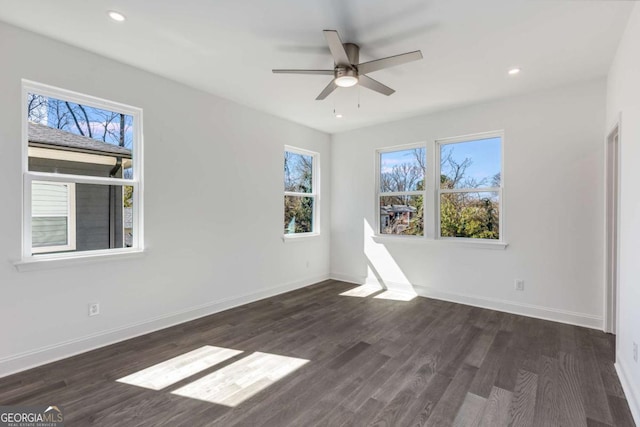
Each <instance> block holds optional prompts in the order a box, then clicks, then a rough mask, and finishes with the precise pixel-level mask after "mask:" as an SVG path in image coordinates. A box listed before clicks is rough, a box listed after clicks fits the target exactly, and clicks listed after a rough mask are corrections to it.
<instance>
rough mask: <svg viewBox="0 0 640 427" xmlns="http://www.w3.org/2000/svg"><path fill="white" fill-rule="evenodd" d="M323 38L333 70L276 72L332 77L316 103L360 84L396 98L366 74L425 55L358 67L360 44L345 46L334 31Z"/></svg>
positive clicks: (414, 54)
mask: <svg viewBox="0 0 640 427" xmlns="http://www.w3.org/2000/svg"><path fill="white" fill-rule="evenodd" d="M324 36H325V38H326V39H327V43H328V44H329V50H330V51H331V55H332V56H333V62H334V64H335V66H334V68H333V70H273V72H274V73H276V74H322V75H328V76H330V75H333V80H331V82H329V84H328V85H327V87H325V88H324V90H323V91H322V92H320V95H318V97H317V98H316V100H317V101H320V100H323V99H325V98H326V97H327V96H329V94H330V93H331V92H333V91H334V90H336V89H337V88H338V87H351V86H355V85H357V84H359V85H360V86H363V87H366V88H367V89H371V90H373V91H375V92H378V93H381V94H383V95H387V96H389V95H391V94H393V93H394V92H395V90H393V89H391V88H390V87H388V86H385V85H383V84H382V83H380V82H378V81H376V80H374V79H372V78H371V77H369V76H367V75H366V74H369V73H372V72H374V71H378V70H382V69H384V68H389V67H395V66H396V65H401V64H404V63H406V62H411V61H417V60H418V59H422V52H420V51H419V50H416V51H414V52H407V53H402V54H400V55H395V56H389V57H387V58H382V59H376V60H375V61H369V62H363V63H362V64H359V61H360V47H359V46H358V45H357V44H353V43H342V40H340V36H339V35H338V32H337V31H335V30H324Z"/></svg>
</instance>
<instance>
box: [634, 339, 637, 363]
mask: <svg viewBox="0 0 640 427" xmlns="http://www.w3.org/2000/svg"><path fill="white" fill-rule="evenodd" d="M633 361H634V362H636V363H638V343H635V342H634V343H633Z"/></svg>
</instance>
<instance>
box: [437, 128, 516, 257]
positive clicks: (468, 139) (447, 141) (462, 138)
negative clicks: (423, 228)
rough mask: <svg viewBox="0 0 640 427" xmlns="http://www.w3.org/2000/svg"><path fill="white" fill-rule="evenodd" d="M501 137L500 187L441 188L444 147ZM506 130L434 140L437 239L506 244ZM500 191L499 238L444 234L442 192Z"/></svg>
mask: <svg viewBox="0 0 640 427" xmlns="http://www.w3.org/2000/svg"><path fill="white" fill-rule="evenodd" d="M490 138H500V186H499V187H479V188H455V189H442V188H440V187H441V186H440V174H441V165H440V162H441V157H440V156H441V152H442V147H443V146H446V145H451V144H459V143H463V142H473V141H478V140H483V139H490ZM504 141H505V140H504V130H499V131H490V132H481V133H474V134H470V135H462V136H455V137H450V138H441V139H437V140H435V142H434V157H435V161H434V166H435V167H434V171H435V174H434V181H433V182H434V184H435V187H434V198H435V200H434V207H435V212H434V218H435V239H437V240H442V241H451V242H465V243H490V244H491V243H492V244H498V245H499V244H505V241H506V240H505V226H504V225H505V221H504V217H505V215H504ZM489 192H491V193H498V206H499V214H498V223H499V230H500V234H499V238H498V239H476V238H471V237H448V236H442V235H441V233H442V229H441V209H440V201H441V195H442V194H455V193H489Z"/></svg>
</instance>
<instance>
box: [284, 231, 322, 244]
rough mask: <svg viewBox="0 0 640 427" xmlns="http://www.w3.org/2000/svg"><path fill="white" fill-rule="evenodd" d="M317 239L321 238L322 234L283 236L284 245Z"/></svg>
mask: <svg viewBox="0 0 640 427" xmlns="http://www.w3.org/2000/svg"><path fill="white" fill-rule="evenodd" d="M317 237H320V233H300V234H285V235H283V236H282V241H283V242H284V243H293V242H304V241H307V240H309V239H315V238H317Z"/></svg>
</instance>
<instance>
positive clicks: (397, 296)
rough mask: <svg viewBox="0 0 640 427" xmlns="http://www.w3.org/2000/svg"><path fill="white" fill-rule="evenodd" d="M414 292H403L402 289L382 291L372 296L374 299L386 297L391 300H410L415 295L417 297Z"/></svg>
mask: <svg viewBox="0 0 640 427" xmlns="http://www.w3.org/2000/svg"><path fill="white" fill-rule="evenodd" d="M417 296H418V295H416V294H415V293H411V292H404V291H384V292H383V293H381V294H380V295H376V296H375V297H374V298H376V299H387V300H392V301H411V300H412V299H414V298H415V297H417Z"/></svg>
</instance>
